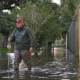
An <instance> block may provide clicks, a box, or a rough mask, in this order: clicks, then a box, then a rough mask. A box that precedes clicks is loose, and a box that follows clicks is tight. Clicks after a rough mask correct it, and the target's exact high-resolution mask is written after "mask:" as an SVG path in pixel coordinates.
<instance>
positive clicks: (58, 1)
mask: <svg viewBox="0 0 80 80" xmlns="http://www.w3.org/2000/svg"><path fill="white" fill-rule="evenodd" d="M60 1H61V0H53V1H52V2H55V3H57V4H59V5H60Z"/></svg>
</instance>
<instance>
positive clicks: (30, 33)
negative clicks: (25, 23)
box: [27, 28, 33, 53]
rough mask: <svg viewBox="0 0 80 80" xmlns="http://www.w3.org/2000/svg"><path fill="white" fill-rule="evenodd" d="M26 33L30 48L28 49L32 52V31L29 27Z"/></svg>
mask: <svg viewBox="0 0 80 80" xmlns="http://www.w3.org/2000/svg"><path fill="white" fill-rule="evenodd" d="M27 34H28V36H29V42H30V49H29V51H30V52H31V53H32V52H33V35H32V32H31V30H30V29H29V28H27Z"/></svg>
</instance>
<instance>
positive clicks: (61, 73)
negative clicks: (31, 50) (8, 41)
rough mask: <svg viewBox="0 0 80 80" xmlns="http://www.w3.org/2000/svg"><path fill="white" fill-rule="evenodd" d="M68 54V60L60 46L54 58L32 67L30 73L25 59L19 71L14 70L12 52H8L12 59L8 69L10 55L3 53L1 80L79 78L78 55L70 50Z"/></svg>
mask: <svg viewBox="0 0 80 80" xmlns="http://www.w3.org/2000/svg"><path fill="white" fill-rule="evenodd" d="M68 54H69V57H68V59H67V60H66V56H65V49H62V48H60V49H59V48H58V50H57V48H56V49H55V58H54V60H53V61H49V62H47V63H46V64H44V65H40V64H39V65H37V66H34V67H32V70H31V73H28V71H27V67H26V66H25V64H24V63H23V61H22V62H21V64H20V65H19V71H14V70H13V62H14V54H12V53H11V54H10V55H9V54H7V55H8V56H9V59H10V69H9V70H8V69H7V66H6V64H7V63H8V60H7V59H8V56H7V55H3V54H1V56H0V64H1V65H0V80H9V79H10V80H78V79H77V69H78V68H77V67H78V66H77V62H78V61H77V57H76V56H75V55H72V54H71V53H69V52H68ZM3 62H4V63H5V64H4V63H3ZM33 63H34V62H33ZM36 63H38V59H37V60H36ZM74 63H75V64H74ZM3 65H4V66H3ZM2 66H3V67H2ZM79 70H80V69H79Z"/></svg>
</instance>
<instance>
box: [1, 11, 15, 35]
mask: <svg viewBox="0 0 80 80" xmlns="http://www.w3.org/2000/svg"><path fill="white" fill-rule="evenodd" d="M12 26H14V18H12V15H9V14H7V13H1V15H0V33H2V34H4V35H8V34H9V32H10V31H11V30H12V29H13V27H12Z"/></svg>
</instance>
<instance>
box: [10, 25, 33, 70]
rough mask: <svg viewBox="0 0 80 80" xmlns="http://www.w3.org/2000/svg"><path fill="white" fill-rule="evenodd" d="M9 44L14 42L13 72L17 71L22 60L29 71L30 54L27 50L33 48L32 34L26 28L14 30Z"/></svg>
mask: <svg viewBox="0 0 80 80" xmlns="http://www.w3.org/2000/svg"><path fill="white" fill-rule="evenodd" d="M11 37H12V40H11V42H14V44H15V45H14V48H15V51H14V55H15V59H14V70H18V68H19V63H20V62H21V60H22V59H23V61H24V63H25V64H26V65H27V66H28V70H31V62H30V52H29V48H30V47H33V39H32V33H31V31H30V29H29V27H27V26H23V27H22V28H20V29H19V28H15V29H14V31H13V33H12V35H11Z"/></svg>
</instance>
